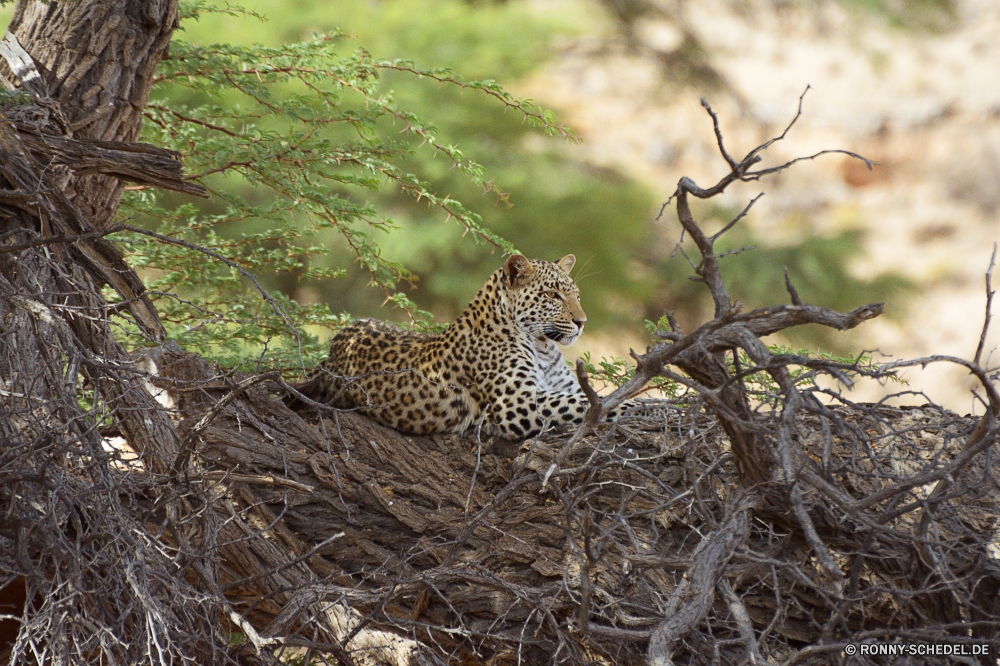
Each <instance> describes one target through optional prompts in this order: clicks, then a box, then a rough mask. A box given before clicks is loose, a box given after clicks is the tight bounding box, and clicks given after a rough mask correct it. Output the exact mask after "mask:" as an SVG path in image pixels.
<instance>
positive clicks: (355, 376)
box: [300, 254, 588, 439]
mask: <svg viewBox="0 0 1000 666" xmlns="http://www.w3.org/2000/svg"><path fill="white" fill-rule="evenodd" d="M574 263H576V257H574V256H573V255H571V254H570V255H567V256H565V257H563V258H562V259H560V260H559V261H558V262H555V263H553V262H548V261H540V260H537V259H526V258H524V257H523V256H521V255H519V254H514V255H512V256H511V257H510V258H509V259H508V260H507V262H506V263H505V264H504V265H503V267H502V268H501V269H499V270H497V271H496V272H495V273H493V275H491V276H490V277H489V279H488V280H487V281H486V284H485V285H483V287H482V289H480V290H479V292H478V293H477V294H476V296H475V297H474V298H473V299H472V302H471V303H470V304H469V305H468V307H466V309H465V311H463V312H462V314H460V315H459V316H458V318H457V319H456V320H455V322H454V323H452V324H451V325H450V326H448V328H447V329H445V330H444V331H442V332H441V333H438V334H434V335H428V334H421V333H413V332H411V331H406V330H404V329H401V328H399V327H397V326H393V325H392V324H387V323H385V322H382V321H378V320H376V319H358V320H356V321H355V322H353V323H352V324H350V325H349V326H347V327H346V328H344V329H343V330H341V331H340V332H339V333H338V334H337V335H336V336H335V337H334V338H333V341H332V342H331V344H330V355H329V357H328V358H327V360H326V361H325V362H324V363H323V365H322V366H321V367H320V368H318V369H317V371H316V372H315V373H314V374H313V375H312V376H311V377H310V378H309V379H308V380H307V381H306V382H305V383H304V384H303V385H302V386H301V387H300V391H301V392H303V393H305V394H306V395H308V396H309V397H312V398H313V399H316V400H319V401H322V402H328V403H331V404H333V405H334V406H337V407H355V408H359V409H360V411H362V412H363V413H365V414H367V415H368V416H370V417H372V418H373V419H375V420H376V421H379V422H380V423H382V424H384V425H387V426H390V427H392V428H396V429H397V430H401V431H403V432H408V433H413V434H417V435H426V434H431V433H448V432H450V433H463V432H467V431H470V430H473V429H475V428H477V427H479V426H480V424H482V427H483V431H484V433H486V434H491V435H498V436H501V437H505V438H507V439H522V438H525V437H530V436H532V435H535V434H537V433H539V432H540V431H541V430H542V429H543V428H544V427H545V426H546V425H547V424H548V423H581V422H582V421H583V417H584V414H585V413H586V411H587V407H588V403H587V399H586V396H584V394H583V392H582V391H581V389H580V387H579V384H578V383H577V380H576V376H575V375H574V374H573V373H572V372H571V371H570V369H569V367H568V366H567V365H566V362H565V360H564V359H563V355H562V350H561V349H560V346H561V345H570V344H572V343H573V342H575V341H576V339H577V338H578V337H579V336H580V334H581V333H582V332H583V326H584V324H585V323H586V321H587V315H586V314H585V313H584V311H583V308H582V307H581V305H580V290H579V288H578V287H577V286H576V283H575V282H574V281H573V280H572V279H571V278H570V276H569V272H570V270H571V269H572V268H573V264H574ZM484 415H485V418H484Z"/></svg>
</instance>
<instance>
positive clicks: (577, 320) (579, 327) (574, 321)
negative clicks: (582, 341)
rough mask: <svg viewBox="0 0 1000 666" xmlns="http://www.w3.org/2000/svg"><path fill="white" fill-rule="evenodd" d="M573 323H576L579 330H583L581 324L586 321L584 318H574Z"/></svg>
mask: <svg viewBox="0 0 1000 666" xmlns="http://www.w3.org/2000/svg"><path fill="white" fill-rule="evenodd" d="M573 323H574V324H576V327H577V329H579V330H580V331H581V332H582V331H583V325H584V324H586V323H587V320H586V319H574V320H573Z"/></svg>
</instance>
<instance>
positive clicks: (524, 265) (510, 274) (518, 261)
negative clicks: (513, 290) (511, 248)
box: [503, 254, 535, 287]
mask: <svg viewBox="0 0 1000 666" xmlns="http://www.w3.org/2000/svg"><path fill="white" fill-rule="evenodd" d="M534 272H535V267H534V266H532V265H531V262H530V261H528V260H527V259H525V258H524V257H523V256H522V255H520V254H512V255H510V257H509V258H508V259H507V262H506V263H505V264H504V265H503V276H504V278H506V280H507V284H509V285H510V286H512V287H518V286H520V285H521V283H523V282H524V280H525V278H527V277H528V276H529V275H531V274H532V273H534Z"/></svg>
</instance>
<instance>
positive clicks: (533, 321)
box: [500, 254, 587, 345]
mask: <svg viewBox="0 0 1000 666" xmlns="http://www.w3.org/2000/svg"><path fill="white" fill-rule="evenodd" d="M575 263H576V257H574V256H573V255H572V254H567V255H566V256H565V257H563V258H562V259H560V260H559V261H556V262H551V261H542V260H540V259H526V258H524V257H523V256H521V255H519V254H512V255H511V256H510V258H509V259H507V262H506V263H505V264H504V265H503V268H502V269H500V285H501V288H503V289H504V290H505V291H506V294H507V301H508V303H510V305H511V315H512V318H513V319H514V321H515V322H517V324H518V325H519V326H520V327H521V329H522V330H524V331H526V332H527V333H528V334H529V335H531V336H532V337H533V338H536V339H542V338H544V339H548V340H552V341H553V342H557V343H559V344H561V345H571V344H573V343H574V342H576V339H577V338H579V337H580V334H581V333H583V325H584V324H586V323H587V313H585V312H584V311H583V307H582V306H581V305H580V289H579V287H577V286H576V282H574V281H573V279H572V278H571V277H570V276H569V272H570V270H572V268H573V264H575Z"/></svg>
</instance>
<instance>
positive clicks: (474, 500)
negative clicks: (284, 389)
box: [0, 5, 1000, 665]
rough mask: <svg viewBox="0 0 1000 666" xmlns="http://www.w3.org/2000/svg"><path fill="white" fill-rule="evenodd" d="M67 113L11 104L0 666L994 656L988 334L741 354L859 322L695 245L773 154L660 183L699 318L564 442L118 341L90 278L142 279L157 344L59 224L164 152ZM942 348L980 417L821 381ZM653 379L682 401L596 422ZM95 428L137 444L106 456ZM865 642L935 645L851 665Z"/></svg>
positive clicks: (79, 239)
mask: <svg viewBox="0 0 1000 666" xmlns="http://www.w3.org/2000/svg"><path fill="white" fill-rule="evenodd" d="M150 7H153V5H150ZM156 7H160V5H156ZM174 10H175V8H174ZM67 11H69V10H67ZM149 11H153V9H150V10H149ZM156 25H158V24H156ZM42 92H43V93H44V91H42ZM45 99H47V98H46V97H45V95H44V94H42V95H40V96H39V97H38V98H37V100H36V102H37V108H38V109H39V110H40V111H44V109H45V107H44V104H52V103H54V102H52V100H51V99H49V101H47V102H44V104H43V102H42V101H39V100H45ZM124 106H125V105H123V107H122V108H124ZM706 108H707V105H706ZM708 111H709V113H710V114H711V115H712V118H713V120H714V118H715V116H714V114H713V113H712V111H711V109H708ZM796 117H798V116H796ZM67 122H68V125H67V126H70V127H72V126H75V125H74V122H77V121H74V119H73V118H68V119H67ZM91 122H97V121H91ZM792 122H793V123H794V120H793V121H792ZM61 126H62V120H61V117H60V116H59V115H58V114H46V113H40V115H38V116H37V117H36V118H35V119H34V120H32V119H29V118H27V117H23V118H21V119H20V120H19V121H18V123H16V124H15V123H14V122H12V121H10V120H8V119H6V118H3V117H0V179H2V180H3V181H4V182H3V183H2V184H0V217H2V221H0V380H2V383H0V397H2V401H0V595H2V597H3V598H2V599H0V641H2V642H0V653H2V655H4V656H5V657H6V659H7V660H9V661H10V663H17V664H26V663H108V664H133V663H144V664H174V663H198V664H215V663H218V664H225V663H236V664H276V663H278V662H279V661H282V660H284V661H287V660H289V659H298V660H299V661H298V662H297V663H313V662H314V660H315V663H323V662H324V661H337V662H339V663H341V664H345V665H352V664H356V665H361V664H414V663H418V664H423V663H428V664H445V663H468V664H472V663H476V664H478V663H484V664H587V663H594V664H609V663H610V664H633V663H634V664H639V663H651V664H656V665H661V664H671V663H687V664H716V663H720V664H721V663H747V662H749V663H766V664H789V665H790V664H796V663H845V662H847V663H857V664H875V663H888V661H892V663H928V664H929V663H953V662H954V661H955V660H956V659H958V660H959V661H964V662H965V663H981V664H986V663H993V661H991V660H995V659H996V655H997V654H998V653H1000V641H998V639H997V638H996V636H997V635H1000V601H998V591H1000V561H998V559H997V544H996V539H997V536H996V534H997V527H998V526H997V516H998V513H1000V511H998V509H1000V507H998V496H1000V493H998V485H1000V484H998V477H997V471H996V470H997V465H996V462H995V458H994V456H995V455H996V447H995V446H994V444H995V442H996V438H997V431H998V425H997V423H998V421H997V417H998V415H1000V397H998V395H997V392H996V389H995V386H994V383H993V380H994V378H993V377H992V376H991V372H992V371H988V370H987V369H985V368H983V367H982V366H981V363H980V359H981V356H982V349H980V350H979V351H978V352H977V353H976V357H975V359H974V360H973V361H971V362H969V361H962V360H959V359H944V358H942V359H937V358H935V359H917V360H915V361H912V362H897V363H893V364H889V365H886V366H883V367H882V368H880V369H875V368H871V367H863V366H859V365H850V364H843V363H837V362H833V361H829V360H818V359H814V358H806V357H800V356H792V355H787V354H776V353H774V352H772V351H771V350H770V349H769V348H768V347H767V346H766V345H765V344H764V343H763V342H761V338H762V337H764V336H767V335H769V334H772V333H775V332H778V331H781V330H784V329H786V328H789V327H791V326H797V325H801V324H807V323H811V324H816V325H823V326H829V327H834V328H837V329H841V330H843V329H848V328H852V327H854V326H857V325H859V324H860V323H862V322H864V321H866V320H867V319H870V318H872V317H875V316H877V315H878V314H879V313H880V312H881V308H880V306H878V305H866V306H862V307H859V308H858V309H856V310H854V311H852V312H849V313H837V312H833V311H830V310H827V309H825V308H822V307H818V306H812V305H806V304H803V303H802V302H801V301H800V299H799V297H798V295H797V294H796V292H795V289H794V287H793V286H792V284H791V281H788V282H787V284H788V291H789V294H790V298H791V305H777V306H774V307H770V308H765V309H762V310H755V311H752V312H742V310H741V308H740V306H739V305H737V304H734V303H733V302H732V301H731V299H730V297H729V294H728V291H727V289H726V286H725V283H724V281H723V280H722V277H721V273H720V271H719V265H718V260H717V259H718V257H717V255H716V253H715V250H714V244H715V242H716V241H717V240H718V238H719V237H720V236H721V235H722V234H724V233H725V232H726V231H728V230H729V229H730V228H732V226H733V225H735V224H737V223H738V221H739V219H740V218H742V216H743V214H742V213H741V215H740V216H738V217H737V218H736V219H735V220H733V222H732V224H730V225H727V226H726V227H725V228H724V229H722V230H721V231H719V232H718V233H716V234H714V235H712V236H708V235H706V234H705V233H704V232H703V230H702V229H701V227H700V226H699V225H698V223H697V222H696V221H695V220H694V219H693V216H692V214H691V211H690V208H689V205H688V200H689V197H691V196H695V197H701V198H708V197H711V196H715V195H717V194H719V193H721V192H722V191H723V190H724V189H725V187H726V186H727V185H729V184H730V183H732V182H735V181H737V180H742V181H747V180H754V179H757V178H759V177H761V176H762V175H766V174H768V173H773V172H775V171H777V170H780V169H784V168H786V167H788V166H790V164H791V163H789V164H785V165H781V166H779V167H775V168H774V169H759V170H754V166H755V165H756V164H757V163H758V162H759V160H760V155H761V153H762V152H763V151H764V150H766V149H767V148H768V146H770V145H771V143H772V142H773V141H769V142H767V143H765V144H763V145H762V146H759V147H758V148H756V149H754V150H753V151H751V152H750V153H749V154H748V155H747V156H746V157H745V158H744V159H742V160H740V161H736V160H735V159H733V158H732V157H730V156H729V155H728V153H727V152H726V150H725V148H724V146H723V142H722V135H721V132H720V131H719V129H718V124H717V123H716V126H715V127H716V134H717V137H718V144H719V148H720V151H721V153H722V155H723V157H724V158H725V159H726V161H727V163H728V164H729V167H730V173H729V174H728V175H727V176H726V177H725V178H723V179H722V180H721V181H720V182H719V183H718V184H716V185H715V186H713V187H711V188H708V189H701V188H698V187H697V186H696V185H695V184H694V183H692V182H691V181H690V180H688V179H682V180H681V181H680V183H679V185H678V188H677V191H676V192H675V195H674V197H673V198H672V200H673V201H675V202H676V209H677V214H678V218H679V220H680V222H681V224H682V225H683V227H684V230H685V233H686V234H687V235H688V236H689V237H690V238H691V239H692V240H693V241H694V243H695V244H696V246H697V248H698V251H699V253H700V255H701V258H700V261H698V262H697V263H696V264H695V272H696V276H697V278H698V279H700V280H702V281H703V282H704V283H705V285H706V286H707V288H708V289H709V290H710V292H711V294H712V296H713V298H714V301H715V306H716V312H715V317H714V319H713V320H712V321H710V322H707V323H706V324H704V325H703V326H701V327H699V328H697V329H696V330H694V331H692V332H690V333H684V332H682V331H680V330H678V329H677V327H676V326H675V327H674V330H672V331H663V332H661V334H660V336H661V338H662V342H661V343H660V344H658V345H657V346H655V347H654V348H652V349H651V350H649V351H648V352H647V353H646V354H644V355H642V356H638V357H637V363H638V369H637V371H636V374H635V378H634V379H633V380H631V381H630V382H629V383H628V384H626V385H625V386H623V387H622V388H621V389H619V390H618V391H616V392H615V393H613V394H612V395H610V396H608V397H607V398H604V399H603V400H602V399H600V398H598V397H597V396H596V394H594V393H593V392H592V391H591V390H590V387H589V384H588V383H587V379H586V376H585V374H584V373H582V372H581V373H580V376H581V382H582V383H583V385H584V387H585V389H586V390H587V391H588V395H590V396H591V399H592V402H593V404H592V409H591V412H590V414H589V416H588V423H587V424H585V425H584V426H583V427H582V428H580V429H578V430H576V431H573V432H549V433H546V434H545V435H544V436H541V437H538V438H535V439H532V440H528V441H526V442H523V443H509V442H503V441H494V442H482V441H478V440H474V439H460V438H455V437H440V438H433V439H422V438H416V437H405V436H402V435H400V434H399V433H396V432H394V431H391V430H387V429H385V428H382V427H380V426H378V425H375V424H373V423H372V422H370V421H369V420H367V419H365V418H363V417H361V416H358V415H356V414H352V413H349V412H338V411H336V410H332V409H329V408H317V409H316V410H315V411H310V412H304V413H302V414H298V413H295V412H292V411H290V410H289V409H288V408H287V407H286V406H285V405H284V404H283V403H282V402H281V401H280V400H278V399H276V398H275V397H274V390H275V389H276V388H277V387H278V386H279V385H280V384H282V382H281V380H280V378H278V377H274V376H243V375H239V374H237V373H233V372H227V371H224V370H220V369H218V368H215V369H213V368H211V367H210V366H209V365H208V364H207V363H206V362H205V361H204V360H203V359H201V358H200V357H198V356H196V355H194V354H190V353H187V352H184V351H183V350H181V349H179V348H177V347H176V346H171V345H169V344H168V345H165V346H164V347H162V348H160V349H159V350H157V351H156V352H154V353H151V354H147V355H144V356H143V357H142V358H138V359H137V358H133V357H130V356H129V355H127V354H126V353H125V351H124V350H123V348H122V347H121V344H120V343H119V341H117V340H116V339H115V337H114V335H112V329H111V324H110V322H111V316H112V314H113V313H112V311H111V309H110V308H109V306H108V305H107V303H106V302H105V301H104V299H103V297H102V295H101V286H102V285H103V284H110V285H111V286H112V287H113V288H115V289H117V290H118V291H119V293H121V294H123V295H128V294H131V295H130V296H127V298H126V299H125V305H124V307H125V308H128V309H129V311H130V312H131V313H132V316H133V317H134V318H135V319H136V320H137V321H139V322H140V323H142V324H143V325H144V327H145V328H146V330H147V332H148V333H149V334H150V335H153V336H155V335H156V334H157V332H158V329H159V324H158V320H157V318H156V313H155V310H154V309H153V308H152V305H151V304H150V303H149V302H148V300H146V299H145V297H144V295H143V292H142V286H141V281H139V280H138V277H137V276H136V275H135V274H134V273H133V272H132V271H131V269H130V268H129V267H128V266H127V264H125V263H124V260H123V259H122V258H121V255H120V253H119V252H118V250H117V249H116V248H115V246H114V245H113V244H111V243H108V242H105V241H104V240H102V238H103V236H104V235H106V234H107V233H110V232H109V229H110V227H109V226H106V225H105V226H103V227H102V226H99V225H98V224H97V222H96V220H98V219H104V220H105V221H106V220H110V219H111V216H112V215H113V213H114V206H113V205H112V204H109V203H108V201H111V199H107V200H103V201H104V204H102V205H104V206H105V208H106V210H103V212H104V217H103V218H102V217H101V216H100V215H98V213H100V212H101V210H102V209H100V207H99V206H97V207H92V208H91V209H90V210H89V212H88V214H87V215H83V214H81V212H80V210H79V209H78V204H79V202H81V201H84V200H85V197H84V192H85V185H84V183H88V182H89V183H90V184H89V185H87V187H95V186H94V184H93V181H84V180H81V177H93V176H88V174H93V173H99V174H101V175H100V177H101V178H109V179H119V178H129V179H133V180H138V181H140V182H144V183H148V184H153V185H157V186H166V187H176V188H183V187H185V186H186V185H185V184H184V182H183V181H182V180H181V179H180V177H179V162H177V161H176V156H173V155H170V154H167V153H165V152H163V151H161V153H162V154H161V153H157V152H156V149H155V148H152V147H137V146H136V145H135V144H128V143H127V142H122V143H116V144H109V143H103V144H102V143H96V142H94V141H92V142H90V143H87V142H86V141H83V140H82V139H78V141H83V143H79V145H78V143H74V142H72V141H69V140H65V141H64V140H62V139H60V140H54V139H53V140H49V138H51V137H59V136H62V134H61V130H60V127H61ZM790 126H791V125H790ZM790 126H789V127H790ZM786 132H787V129H786ZM783 136H784V134H782V135H781V136H780V137H777V138H776V139H774V140H778V139H781V138H782V137H783ZM95 141H96V140H95ZM65 151H76V152H73V153H66V152H65ZM62 154H80V155H91V156H97V157H99V158H100V159H97V158H96V157H95V158H94V159H90V160H83V161H78V160H76V159H67V160H62V161H60V160H59V158H58V157H59V155H62ZM143 156H145V157H143ZM154 158H155V159H154ZM79 164H84V165H85V167H80V166H79ZM74 169H79V170H80V172H79V173H78V172H74ZM102 182H104V181H102ZM74 188H76V189H74ZM92 201H93V200H91V202H92ZM744 213H745V211H744ZM987 293H988V295H991V292H990V287H989V274H988V276H987ZM988 312H989V306H987V313H988ZM988 320H989V317H988V316H987V322H988ZM984 339H985V329H984ZM740 352H745V354H746V356H747V357H748V358H749V359H751V362H752V365H750V366H747V364H746V363H742V362H740V360H739V358H740ZM932 361H942V362H957V363H961V364H962V365H964V366H965V367H967V368H968V369H969V371H970V372H971V373H972V374H974V375H975V376H976V377H977V378H978V379H979V380H980V381H981V383H982V391H983V396H984V405H985V414H984V415H983V416H981V417H971V416H970V417H959V416H957V415H955V414H952V413H950V412H947V411H946V410H943V409H940V408H938V407H935V406H933V405H927V406H924V407H920V408H909V409H897V408H891V407H886V406H880V405H855V404H851V403H850V402H849V401H847V400H846V399H844V398H843V396H841V395H840V394H838V393H835V392H830V391H824V390H821V389H820V388H818V387H817V385H816V384H815V383H814V382H813V380H814V379H815V377H817V376H819V375H821V374H826V375H830V376H833V377H834V378H836V379H838V380H840V381H842V382H845V383H848V382H850V381H851V380H852V377H856V376H858V375H874V376H886V375H887V374H888V373H890V372H892V371H893V370H895V369H897V368H899V367H902V366H905V365H908V364H909V365H913V364H923V363H927V362H932ZM793 370H794V371H796V372H793ZM81 376H82V377H84V378H85V379H86V381H87V390H88V391H93V393H92V397H90V398H89V399H88V401H86V402H81V400H80V396H81V386H80V385H79V382H78V378H79V377H81ZM656 376H660V377H665V378H668V379H671V380H673V381H676V382H678V383H680V384H682V385H684V386H685V387H686V388H687V391H686V392H685V393H684V394H683V395H682V396H681V397H680V398H678V399H676V400H672V401H670V402H665V403H661V404H659V405H657V407H656V409H655V410H652V411H650V412H649V413H644V414H635V415H634V416H631V417H627V418H624V419H623V420H621V421H620V422H618V423H615V424H602V423H601V422H602V419H601V414H602V412H605V411H607V410H608V409H610V408H612V407H613V406H614V405H616V404H618V403H619V402H620V401H621V400H622V399H624V398H625V397H627V396H629V395H632V394H633V393H635V392H636V391H638V390H640V389H641V388H642V387H643V386H645V384H646V383H647V382H648V381H649V380H650V379H652V378H653V377H656ZM154 395H155V396H157V397H158V398H159V400H157V399H154ZM99 423H110V424H111V425H110V426H105V427H103V428H99V427H98V424H99ZM113 436H120V437H122V438H124V440H126V441H127V443H128V445H129V446H130V447H131V448H132V449H134V450H135V451H136V452H137V456H136V457H131V456H127V455H124V454H123V453H122V452H121V451H120V450H118V449H115V448H113V447H109V446H107V444H108V442H109V438H111V437H113ZM873 643H875V644H889V643H897V644H898V643H907V644H915V643H921V644H933V645H937V646H946V647H948V652H949V656H941V653H942V652H944V651H943V650H940V649H939V650H938V651H937V652H938V654H937V655H929V656H928V655H916V656H913V655H907V656H905V657H903V658H895V659H894V658H883V657H875V656H870V655H868V654H867V653H866V651H864V650H859V651H858V652H857V653H852V651H851V650H852V649H853V648H856V647H859V646H861V647H866V646H871V645H872V644H873ZM983 650H988V655H989V656H984V655H983V654H982V652H983ZM956 651H959V652H961V653H962V655H966V656H959V657H955V656H954V652H956ZM977 651H978V652H977ZM906 660H908V661H906Z"/></svg>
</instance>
